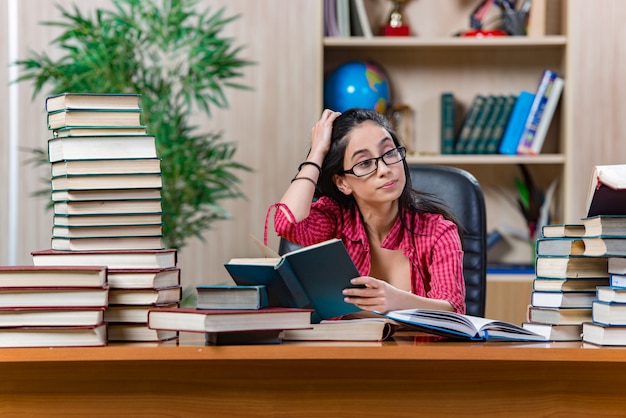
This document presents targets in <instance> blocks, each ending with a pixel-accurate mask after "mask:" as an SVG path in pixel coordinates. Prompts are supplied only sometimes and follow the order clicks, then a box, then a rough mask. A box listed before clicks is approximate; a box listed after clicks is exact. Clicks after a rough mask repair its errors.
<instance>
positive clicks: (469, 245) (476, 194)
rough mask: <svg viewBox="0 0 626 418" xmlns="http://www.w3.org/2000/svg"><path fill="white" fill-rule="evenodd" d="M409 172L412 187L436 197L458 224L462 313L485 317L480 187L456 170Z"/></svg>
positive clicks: (418, 167)
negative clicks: (460, 239)
mask: <svg viewBox="0 0 626 418" xmlns="http://www.w3.org/2000/svg"><path fill="white" fill-rule="evenodd" d="M409 170H410V172H411V183H412V184H413V188H414V189H416V190H419V191H422V192H427V193H432V194H434V195H436V196H437V197H439V198H440V199H441V200H442V201H443V202H445V203H446V204H447V206H448V209H449V210H450V212H451V213H452V214H453V215H454V216H455V217H456V218H457V220H458V221H459V223H460V224H461V227H462V228H463V229H462V231H461V232H462V244H463V251H464V252H465V256H464V257H463V276H464V277H465V289H466V295H465V304H466V312H467V314H469V315H475V316H485V298H486V293H487V292H486V288H487V215H486V209H485V198H484V196H483V192H482V189H481V188H480V184H479V183H478V181H477V180H476V178H475V177H474V176H473V175H472V174H470V173H469V172H467V171H465V170H463V169H460V168H456V167H447V166H439V165H423V164H412V165H410V166H409Z"/></svg>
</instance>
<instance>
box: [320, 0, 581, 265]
mask: <svg viewBox="0 0 626 418" xmlns="http://www.w3.org/2000/svg"><path fill="white" fill-rule="evenodd" d="M381 3H382V4H381ZM387 3H389V4H387ZM387 3H386V2H380V3H376V4H375V3H374V2H367V1H366V6H367V7H368V13H369V19H370V22H371V23H372V25H373V26H375V25H376V22H378V23H380V22H382V21H384V18H385V16H387V14H388V10H387V9H388V7H385V6H390V2H387ZM565 6H566V2H565V1H561V0H558V1H554V2H552V3H551V5H550V7H549V8H548V9H547V10H546V11H547V12H548V15H546V22H548V23H547V25H549V27H546V28H545V30H543V31H542V32H543V33H545V35H544V36H536V37H528V36H511V37H492V38H470V37H457V36H453V34H454V33H455V32H458V31H460V30H464V29H468V21H469V16H470V14H471V12H472V10H473V8H474V7H475V5H474V4H469V3H467V4H466V3H463V4H459V3H455V4H454V5H450V4H448V3H446V2H441V1H438V0H420V1H409V2H407V3H406V4H405V6H404V8H403V10H404V13H403V15H404V16H405V20H406V21H407V22H408V23H409V25H410V26H411V29H412V33H411V36H408V37H384V36H374V37H373V38H363V37H356V36H352V37H325V38H323V40H322V47H323V58H322V60H323V63H322V65H321V68H322V71H323V76H326V75H328V74H329V73H330V72H331V71H332V70H333V69H335V68H336V67H337V66H338V65H340V64H342V63H344V62H347V61H351V60H359V61H370V62H374V63H375V64H377V65H379V66H380V67H381V68H382V69H383V70H384V71H385V73H386V74H387V76H388V79H389V82H390V85H391V101H392V102H393V103H395V104H398V103H401V104H404V105H408V106H409V108H410V109H411V113H412V117H411V119H412V120H411V122H412V123H411V124H412V129H411V131H412V137H410V138H404V142H405V143H406V144H407V147H408V148H409V149H410V150H411V151H413V153H412V154H411V155H409V156H408V162H409V163H413V164H442V165H451V166H457V167H461V168H464V169H466V170H467V171H469V172H471V173H472V174H474V176H476V178H477V180H478V181H479V183H480V184H481V186H482V188H483V191H484V192H485V199H486V204H487V229H488V230H489V231H490V230H493V229H511V228H514V229H516V230H519V231H523V232H526V230H527V228H526V226H525V220H524V218H523V216H522V214H521V212H520V211H519V210H518V208H517V206H516V203H515V201H516V199H517V196H516V193H517V191H516V188H515V178H516V177H520V176H521V173H520V171H519V167H518V165H520V164H524V165H525V166H527V167H528V168H529V170H530V172H531V175H532V176H533V179H534V180H535V182H536V183H537V185H538V186H540V187H541V188H542V189H543V190H546V189H547V188H548V187H549V186H550V184H551V183H552V182H553V181H555V180H556V181H557V192H556V193H555V199H554V203H553V205H552V208H551V213H552V220H551V221H552V222H559V221H561V220H563V219H566V218H568V217H570V214H568V213H567V211H568V208H567V207H566V205H564V204H563V202H565V201H567V198H568V196H566V192H567V190H568V188H569V184H568V182H569V181H570V179H569V178H568V176H567V175H566V173H567V172H568V170H569V169H570V168H569V164H571V157H570V156H569V154H568V151H569V149H570V148H571V146H570V145H569V143H568V135H567V129H566V125H567V122H568V118H569V117H570V116H569V115H570V114H571V109H570V108H569V106H570V105H569V104H568V102H567V101H566V100H565V99H564V98H565V97H566V96H567V95H569V94H571V93H572V89H573V88H575V86H573V85H570V83H567V74H568V61H567V49H568V35H567V33H566V31H565V27H566V25H565V24H564V21H565V19H566V11H565ZM546 68H549V69H552V70H554V71H556V72H557V73H559V75H561V76H562V77H563V78H564V79H565V80H566V87H565V89H564V92H563V95H562V96H563V97H562V98H561V101H560V104H559V107H558V108H557V112H556V113H555V116H554V118H553V121H552V124H551V127H550V129H549V132H548V135H547V137H546V141H545V143H544V146H543V148H542V154H541V155H538V156H509V155H442V154H441V153H440V151H441V140H440V96H441V93H443V92H452V93H453V94H454V96H455V99H456V100H457V101H459V102H460V103H461V105H462V106H463V107H464V108H465V110H467V108H468V107H469V105H470V103H471V101H472V99H473V98H474V96H475V95H477V94H483V95H489V94H507V95H508V94H515V95H517V94H519V92H520V91H521V90H527V91H531V92H534V91H535V90H536V88H537V84H538V82H539V79H540V77H541V75H542V73H543V71H544V70H545V69H546ZM322 96H323V94H322V93H321V92H320V101H323V97H322ZM502 196H506V199H503V197H502ZM511 202H513V204H511ZM508 242H509V244H510V245H511V248H510V249H508V250H507V251H505V252H502V254H499V257H500V259H498V260H493V261H500V262H512V263H526V262H529V261H530V254H531V249H530V243H529V242H524V241H522V240H514V239H512V240H509V241H508Z"/></svg>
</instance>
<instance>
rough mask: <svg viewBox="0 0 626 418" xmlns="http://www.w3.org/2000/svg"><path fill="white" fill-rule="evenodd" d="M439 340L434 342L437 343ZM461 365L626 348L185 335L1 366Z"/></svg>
mask: <svg viewBox="0 0 626 418" xmlns="http://www.w3.org/2000/svg"><path fill="white" fill-rule="evenodd" d="M435 338H436V337H435ZM383 358H384V359H387V360H420V361H424V360H458V359H463V360H464V361H473V360H475V361H485V360H488V361H522V362H523V361H559V362H580V361H585V362H609V363H626V347H600V346H596V345H593V344H588V343H583V342H552V343H541V342H540V343H537V342H529V343H519V342H488V343H484V342H451V341H429V338H428V337H422V336H418V337H414V336H411V335H400V336H396V337H394V339H393V340H391V341H384V342H347V341H346V342H283V343H282V344H268V345H231V346H228V345H225V346H207V345H205V344H204V341H203V337H202V335H201V334H192V333H181V337H180V339H179V340H172V341H165V342H162V343H109V345H107V346H106V347H56V348H0V363H8V362H28V363H30V362H75V361H99V362H100V361H101V362H107V361H163V360H203V361H218V360H220V361H221V360H329V359H332V360H369V359H377V360H380V359H383Z"/></svg>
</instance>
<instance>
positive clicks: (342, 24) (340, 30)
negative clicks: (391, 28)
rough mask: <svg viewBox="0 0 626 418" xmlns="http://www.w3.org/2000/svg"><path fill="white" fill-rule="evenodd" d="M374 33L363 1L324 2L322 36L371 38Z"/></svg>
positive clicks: (339, 0)
mask: <svg viewBox="0 0 626 418" xmlns="http://www.w3.org/2000/svg"><path fill="white" fill-rule="evenodd" d="M374 32H375V31H374V30H372V26H371V24H370V20H369V17H368V13H367V9H366V7H365V1H364V0H324V36H331V37H332V36H341V37H350V36H362V37H365V38H371V37H373V36H374Z"/></svg>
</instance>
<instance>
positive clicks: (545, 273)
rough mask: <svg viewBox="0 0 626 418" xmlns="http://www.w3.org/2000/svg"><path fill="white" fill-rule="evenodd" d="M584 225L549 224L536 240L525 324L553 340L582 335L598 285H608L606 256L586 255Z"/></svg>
mask: <svg viewBox="0 0 626 418" xmlns="http://www.w3.org/2000/svg"><path fill="white" fill-rule="evenodd" d="M584 235H585V227H584V225H583V224H582V223H581V224H570V225H546V226H544V227H543V228H542V236H541V237H540V238H539V239H537V243H536V253H537V259H536V264H535V269H536V276H535V279H534V280H533V291H532V294H531V304H530V305H529V306H528V314H527V317H528V320H527V322H525V323H523V324H522V326H523V327H524V328H526V329H529V330H531V331H534V332H536V333H539V334H542V335H544V336H546V337H547V338H549V339H550V340H554V341H576V340H581V338H582V328H583V323H584V322H588V321H590V320H591V314H592V311H591V306H592V302H593V300H594V299H595V296H596V287H597V286H604V285H607V284H608V281H609V279H608V270H607V264H608V262H607V259H606V257H588V256H586V255H585V254H584V252H585V246H584V241H583V236H584Z"/></svg>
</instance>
